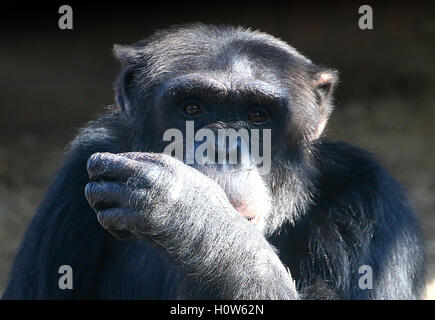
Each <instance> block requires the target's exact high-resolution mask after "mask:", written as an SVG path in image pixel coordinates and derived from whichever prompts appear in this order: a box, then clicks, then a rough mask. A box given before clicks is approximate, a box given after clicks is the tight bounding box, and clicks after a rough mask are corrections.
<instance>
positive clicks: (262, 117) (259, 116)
mask: <svg viewBox="0 0 435 320" xmlns="http://www.w3.org/2000/svg"><path fill="white" fill-rule="evenodd" d="M267 119H269V116H268V114H267V113H266V112H265V111H262V110H254V111H251V112H249V114H248V120H249V121H250V122H254V123H256V124H260V123H263V122H266V121H267Z"/></svg>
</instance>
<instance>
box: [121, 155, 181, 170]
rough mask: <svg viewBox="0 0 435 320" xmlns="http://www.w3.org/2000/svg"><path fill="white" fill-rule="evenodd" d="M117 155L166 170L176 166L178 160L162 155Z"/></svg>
mask: <svg viewBox="0 0 435 320" xmlns="http://www.w3.org/2000/svg"><path fill="white" fill-rule="evenodd" d="M118 155H119V156H123V157H126V158H129V159H131V160H135V161H139V162H148V163H154V164H156V165H159V166H165V167H167V168H173V167H174V166H175V165H176V164H177V162H179V160H177V159H175V158H173V157H171V156H168V155H166V154H163V153H151V152H126V153H119V154H118Z"/></svg>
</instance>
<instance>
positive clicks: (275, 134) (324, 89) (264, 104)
mask: <svg viewBox="0 0 435 320" xmlns="http://www.w3.org/2000/svg"><path fill="white" fill-rule="evenodd" d="M114 52H115V56H116V57H117V58H118V59H119V60H120V62H121V64H122V70H121V73H120V76H119V78H118V80H117V82H116V86H115V90H116V102H117V105H118V107H119V108H120V110H121V111H122V113H123V114H124V116H125V118H126V121H129V122H130V123H131V130H132V141H133V148H134V149H136V150H137V151H148V152H150V151H151V152H164V151H165V148H166V147H167V146H168V144H169V142H168V139H165V138H164V137H165V132H166V134H167V133H168V130H177V132H179V133H180V134H179V136H180V137H177V135H173V138H174V139H176V138H179V139H181V141H182V145H181V149H177V147H174V150H175V151H177V150H178V151H180V150H181V154H182V158H183V159H182V160H183V161H184V162H185V163H187V164H190V165H192V166H194V167H195V168H196V169H198V170H199V171H201V172H203V173H204V174H206V175H207V176H209V177H211V178H213V179H215V180H216V181H217V182H218V183H219V184H220V185H221V187H222V188H223V189H224V191H225V192H226V194H227V196H228V198H229V200H230V202H231V203H232V204H233V206H234V207H235V208H236V209H237V210H238V211H239V212H240V213H241V214H243V215H244V216H245V217H246V218H247V219H249V220H251V221H252V222H253V223H255V224H257V225H258V226H259V227H261V228H262V229H264V230H266V231H271V230H274V229H276V227H277V226H278V225H280V224H281V223H282V221H284V220H285V219H286V218H289V219H292V217H288V216H286V212H295V210H292V209H294V208H288V206H289V205H290V206H294V207H295V208H296V209H297V210H298V209H299V210H302V209H303V208H299V207H300V206H302V205H301V204H302V203H304V204H306V203H307V201H306V200H307V197H309V196H308V195H309V191H308V190H307V189H308V188H309V186H308V185H307V183H308V182H306V181H311V179H304V176H305V175H307V174H312V173H308V172H309V170H307V168H309V157H308V153H309V152H308V151H307V150H309V146H310V144H312V143H313V142H314V141H315V140H316V139H317V138H319V136H320V135H321V134H322V132H323V129H324V127H325V124H326V122H327V120H328V117H329V115H330V113H331V110H332V103H331V101H332V91H333V88H334V83H335V82H336V79H337V75H336V72H335V71H332V70H329V69H326V68H322V67H319V66H317V65H315V64H313V63H312V62H311V61H310V60H309V59H307V58H306V57H304V56H303V55H301V54H300V53H298V52H297V51H296V50H295V49H294V48H293V47H291V46H289V45H288V44H287V43H285V42H284V41H281V40H279V39H277V38H274V37H272V36H270V35H268V34H265V33H262V32H258V31H250V30H246V29H242V28H233V27H216V26H206V25H201V24H195V25H190V26H183V27H174V28H171V29H168V30H165V31H161V32H157V33H155V34H154V35H152V36H151V37H149V38H148V39H146V40H143V41H140V42H138V43H136V44H133V45H131V46H120V45H115V48H114ZM189 128H190V129H192V130H191V132H189ZM200 130H202V131H200ZM219 130H221V131H222V130H223V131H224V132H228V130H232V131H231V132H234V131H235V132H241V131H243V132H244V133H245V134H247V137H248V140H249V141H248V142H247V145H248V148H242V146H241V144H243V143H241V141H242V140H243V139H236V140H234V141H233V143H232V144H231V143H230V141H229V140H228V139H227V138H224V143H222V141H221V140H219V139H218V137H219ZM198 132H200V133H203V134H202V135H201V138H200V139H197V140H195V134H196V133H198ZM210 132H211V133H213V134H214V137H215V140H214V139H213V140H212V143H211V144H209V145H208V146H210V147H214V149H213V148H212V149H207V152H206V154H207V157H208V159H210V153H212V154H213V159H218V160H219V159H220V160H222V159H221V158H219V157H216V158H215V155H217V154H218V151H223V152H222V153H223V154H229V153H231V151H234V152H235V154H236V155H237V157H236V158H237V159H236V161H235V162H232V163H227V162H226V163H219V161H217V163H216V164H214V163H212V164H210V163H205V162H201V161H198V159H196V155H197V153H196V152H195V151H198V149H199V148H201V146H202V148H203V149H204V142H205V140H207V138H208V140H209V142H210V137H209V136H208V133H210ZM253 132H254V133H255V132H257V133H259V134H258V136H257V137H254V139H253V135H252V133H253ZM266 133H270V135H269V136H268V135H267V134H266ZM254 136H255V135H254ZM239 138H240V137H239ZM189 139H190V140H192V141H189ZM225 142H227V143H225ZM245 142H246V141H245ZM189 143H190V147H189ZM253 145H254V146H257V147H258V149H259V150H260V152H259V154H261V157H262V160H264V161H270V163H269V164H270V166H269V169H270V170H266V172H261V171H260V170H259V164H258V161H254V160H255V159H254V160H253V154H252V146H253ZM189 148H190V149H189ZM189 150H190V151H192V153H191V155H192V154H193V159H191V160H192V162H190V163H189V161H188V160H189V155H188V153H189ZM201 150H202V149H201ZM210 150H213V151H212V152H210ZM200 153H201V154H204V153H203V152H202V151H201V152H200ZM266 153H268V154H266ZM229 158H230V156H229V155H228V157H227V155H225V159H229ZM228 162H230V161H228ZM263 166H264V162H263ZM284 172H285V175H284ZM284 176H285V177H290V179H289V178H287V179H282V177H284ZM280 177H281V178H280ZM283 190H285V192H286V193H288V192H294V193H297V194H294V195H292V199H295V201H292V203H290V204H289V203H288V201H281V200H280V199H284V198H286V194H285V192H284V191H283ZM297 199H300V201H299V202H298V200H297ZM271 203H272V204H273V205H271ZM284 203H285V205H284ZM298 206H299V207H298ZM297 210H296V211H297Z"/></svg>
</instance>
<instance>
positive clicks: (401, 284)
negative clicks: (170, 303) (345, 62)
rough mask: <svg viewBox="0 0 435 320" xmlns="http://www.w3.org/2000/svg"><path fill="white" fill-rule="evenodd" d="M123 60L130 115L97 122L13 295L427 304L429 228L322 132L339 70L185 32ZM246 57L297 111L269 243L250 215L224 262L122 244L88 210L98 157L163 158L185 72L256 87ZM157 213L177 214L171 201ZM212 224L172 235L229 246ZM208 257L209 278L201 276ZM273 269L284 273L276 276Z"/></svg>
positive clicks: (273, 186) (60, 179)
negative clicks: (170, 98) (169, 112)
mask: <svg viewBox="0 0 435 320" xmlns="http://www.w3.org/2000/svg"><path fill="white" fill-rule="evenodd" d="M115 54H116V56H117V57H118V59H120V60H121V62H122V71H121V74H120V77H119V78H118V81H117V83H116V86H115V91H116V101H117V107H116V108H113V110H111V111H109V112H108V113H107V114H106V115H104V116H102V117H100V118H99V119H98V120H96V121H95V122H92V123H90V124H89V125H88V126H87V127H85V128H84V129H83V130H82V131H81V132H80V133H79V135H78V136H77V138H76V139H75V140H74V141H73V142H72V143H71V145H70V148H69V151H68V152H67V154H66V157H65V161H64V165H63V167H62V168H61V169H60V170H59V172H58V174H57V176H56V178H55V181H54V182H53V184H52V185H51V187H50V189H49V191H48V192H47V195H46V197H45V199H44V201H43V202H42V204H41V206H40V207H39V209H38V212H37V213H36V215H35V217H34V218H33V220H32V222H31V224H30V226H29V228H28V230H27V232H26V235H25V237H24V240H23V241H22V244H21V246H20V249H19V251H18V254H17V256H16V258H15V261H14V264H13V267H12V271H11V273H10V280H9V283H8V286H7V289H6V291H5V293H4V295H3V298H4V299H93V298H109V299H141V298H143V299H173V298H177V297H207V298H209V297H212V298H280V299H281V298H288V299H296V298H302V299H304V298H305V299H416V298H419V297H420V294H421V292H422V288H423V283H424V279H423V278H424V256H423V245H422V240H421V233H420V229H419V226H418V223H417V221H416V218H415V215H414V212H413V210H412V208H410V206H409V204H408V201H407V199H406V196H405V194H404V192H403V190H402V188H401V186H400V185H399V184H398V183H397V182H396V181H395V180H394V179H393V178H391V177H390V176H389V175H388V173H387V172H386V171H385V170H384V169H383V168H382V167H381V166H380V165H379V164H378V163H377V162H376V161H375V160H374V159H373V157H372V156H371V155H370V154H369V153H367V152H366V151H364V150H362V149H359V148H357V147H354V146H352V145H349V144H347V143H344V142H331V141H327V140H324V139H323V138H319V134H318V131H319V130H320V131H321V130H322V129H323V128H322V124H321V123H322V122H326V120H327V118H328V117H329V114H330V113H331V110H332V90H333V84H334V83H335V81H336V77H337V75H336V73H335V72H334V71H331V70H327V69H324V68H321V67H318V66H316V65H314V64H313V63H312V62H311V61H310V60H308V59H307V58H305V57H304V56H302V55H300V54H299V53H298V52H297V51H296V50H294V49H293V48H292V47H290V46H288V45H287V44H285V43H284V42H282V41H280V40H277V39H275V38H273V37H271V36H269V35H266V34H263V33H259V32H252V31H249V30H243V29H234V28H231V27H214V26H205V25H192V26H184V27H174V28H172V29H169V30H166V31H161V32H158V33H156V34H155V35H153V36H151V37H150V38H149V39H147V40H145V41H141V42H139V43H137V44H136V45H134V46H131V47H120V46H118V47H116V48H115ZM234 61H236V62H237V61H238V62H239V63H240V64H244V63H252V64H253V65H254V66H253V75H252V77H257V78H261V80H262V81H265V82H267V83H268V84H270V85H271V86H272V87H273V88H276V89H277V90H278V91H279V92H284V94H283V97H280V98H282V99H281V100H282V103H283V104H284V105H285V106H286V108H287V109H288V110H289V111H288V112H289V114H287V115H286V116H285V117H282V118H283V119H284V120H283V121H285V123H282V124H281V126H280V125H278V127H277V128H275V130H276V131H274V132H279V133H280V134H279V135H278V136H277V135H275V136H274V140H273V144H274V145H275V147H277V148H278V151H276V152H275V153H274V154H273V167H272V172H271V174H269V175H268V176H266V177H265V183H266V185H267V186H268V188H269V190H270V191H271V196H272V202H273V208H272V213H271V215H270V217H269V218H268V223H267V226H266V230H265V233H264V236H263V235H262V234H261V233H258V234H257V233H255V232H254V231H252V230H254V229H253V228H252V230H251V229H249V228H251V227H252V226H251V225H249V223H246V224H245V221H244V220H243V221H240V222H239V221H238V220H237V221H236V223H240V226H241V227H242V228H244V229H243V230H240V232H239V233H228V234H230V235H235V234H238V237H239V238H237V239H233V242H232V243H233V246H232V247H231V249H228V250H231V251H228V252H229V253H231V254H232V256H229V257H228V259H226V260H222V261H224V262H221V265H217V264H218V263H217V262H216V261H220V260H219V259H209V257H207V256H202V255H200V254H199V252H200V251H196V250H195V248H197V249H198V250H200V249H199V247H198V246H200V245H201V244H198V243H196V244H195V242H194V241H193V239H192V241H191V243H190V245H191V246H190V247H187V248H186V247H183V246H179V245H178V244H175V243H173V242H171V239H169V238H170V235H171V234H169V235H168V234H165V237H162V238H161V241H162V242H163V244H164V248H165V249H164V250H162V247H160V246H156V243H155V242H152V241H144V240H142V241H120V240H117V239H116V238H114V237H113V236H112V235H111V234H110V233H108V232H107V231H106V230H105V229H104V228H102V226H101V225H100V223H99V221H98V220H97V218H96V216H95V213H94V210H93V209H92V207H91V206H90V205H89V204H88V202H87V201H86V198H85V194H84V190H85V186H86V185H87V184H88V183H89V176H88V173H87V170H86V166H87V161H88V158H89V157H90V156H91V155H92V154H94V153H96V152H110V153H114V154H117V153H123V152H129V151H139V152H151V151H152V152H161V151H162V145H161V135H162V132H163V130H164V129H167V128H168V127H171V126H170V124H169V123H167V122H165V121H166V120H165V116H166V114H165V113H163V111H161V110H163V109H162V108H163V107H161V105H160V102H161V101H164V99H163V98H161V96H160V93H161V91H162V88H163V87H164V86H165V85H166V84H167V83H168V82H169V81H171V80H172V79H174V78H177V77H183V76H184V75H188V74H192V73H195V74H199V75H200V81H205V80H207V77H208V75H213V76H215V75H217V76H222V74H221V73H220V72H222V70H225V72H226V73H225V74H226V75H228V74H230V75H231V77H230V78H231V79H237V78H238V79H240V80H241V82H242V83H244V80H245V79H246V77H247V75H245V74H241V73H238V71H237V70H236V69H234V70H229V69H228V65H231V64H232V63H234ZM322 72H325V73H327V74H328V76H329V78H328V79H329V80H328V81H326V82H322V83H321V85H319V86H317V82H316V81H317V80H316V79H317V78H316V76H318V75H319V74H321V73H322ZM225 90H228V92H229V91H230V89H229V87H226V88H225V89H224V91H225ZM228 92H227V91H225V93H228ZM206 95H210V94H209V93H207V94H206ZM239 98H240V97H238V96H234V97H233V99H236V100H237V99H239ZM162 99H163V100H162ZM246 99H248V100H249V99H250V98H249V96H248V97H247V98H246ZM254 100H255V97H254ZM237 101H239V100H237ZM287 109H286V110H287ZM319 128H320V129H319ZM88 165H89V164H88ZM163 182H165V181H163ZM157 205H158V206H159V208H160V209H162V208H165V203H159V204H157ZM213 205H214V204H213V203H211V204H210V208H211V207H212V206H213ZM200 209H201V208H198V209H195V210H200ZM210 210H211V209H210ZM222 210H224V209H222ZM228 210H230V209H228ZM97 211H98V210H97ZM184 214H186V215H187V214H188V212H184ZM204 219H205V218H204ZM199 222H201V221H199ZM207 223H208V224H204V225H207V226H212V228H211V229H213V230H211V229H210V230H203V229H201V228H199V227H198V226H197V227H196V228H197V229H193V228H195V227H190V228H192V229H188V228H189V226H187V225H185V224H183V221H179V222H177V220H175V221H174V220H171V225H167V226H166V227H167V228H166V229H165V230H163V231H161V233H162V234H164V233H165V232H169V231H168V230H174V231H171V232H174V233H175V232H176V231H175V230H178V229H180V228H184V229H182V230H183V234H182V235H177V237H182V240H183V241H185V242H183V245H184V244H186V243H187V244H189V238H188V237H189V235H193V234H195V235H198V237H203V239H208V238H207V234H212V235H214V236H215V238H213V240H207V241H214V242H213V243H211V242H210V245H213V246H214V247H215V248H216V250H218V248H220V247H221V246H222V243H225V242H226V241H227V240H228V239H225V238H224V237H226V236H227V233H225V234H222V235H220V234H219V233H218V232H217V231H216V230H219V228H220V227H222V226H221V225H219V223H221V221H220V220H216V221H215V220H213V219H211V220H209V221H208V222H207ZM174 224H175V225H174ZM198 225H201V224H200V223H198ZM245 225H246V226H245ZM228 229H231V227H228ZM242 231H243V232H242ZM248 231H249V232H248ZM251 231H252V232H251ZM174 237H175V234H174ZM243 237H253V240H252V241H253V243H254V244H253V248H257V249H258V248H262V249H264V252H265V253H264V254H265V256H264V259H266V258H267V259H268V260H267V261H270V266H268V265H266V266H262V267H261V268H260V269H261V270H260V269H259V270H257V269H256V268H246V266H250V265H251V264H250V263H252V262H254V260H250V259H254V258H253V257H252V258H251V255H250V251H248V250H249V248H248V247H246V245H245V242H244V241H243V240H245V239H244V238H243ZM159 239H160V238H159ZM265 239H267V240H269V243H271V244H272V245H273V246H274V247H276V248H277V249H278V250H277V252H278V256H279V258H280V260H281V262H282V264H281V262H279V261H278V260H276V261H275V260H274V259H275V258H274V255H275V254H274V253H273V248H272V246H270V245H269V244H268V242H266V241H264V240H265ZM195 246H196V247H195ZM255 246H257V247H255ZM251 249H252V248H251ZM266 255H268V256H267V257H266ZM180 257H183V259H184V260H183V259H181V258H180ZM231 257H232V259H231ZM243 257H245V258H243ZM242 258H243V259H244V261H243V259H242ZM260 258H261V257H260ZM180 260H183V262H184V263H185V266H184V267H180ZM195 261H196V262H198V261H199V265H201V266H203V267H204V268H203V269H204V270H202V271H201V270H193V269H194V265H195ZM225 263H226V265H225ZM182 264H183V263H181V265H182ZM61 265H71V266H72V268H73V270H74V289H73V290H60V289H59V287H58V279H59V274H58V268H59V266H61ZM283 265H284V266H287V267H288V268H289V270H290V272H291V277H289V279H290V280H291V279H292V278H293V280H295V284H296V288H291V285H287V282H286V281H288V280H289V279H284V278H285V277H286V276H285V275H283V273H282V272H281V271H277V270H284V269H283V268H282V266H283ZM362 265H370V266H371V267H372V268H373V275H374V281H373V285H374V287H373V289H372V290H362V289H360V288H359V286H358V279H359V277H360V276H361V275H360V274H358V269H359V267H360V266H362ZM186 266H187V267H186ZM273 266H276V267H277V268H278V269H273V268H272V269H270V268H269V267H273ZM189 267H190V268H191V269H189ZM254 269H255V270H254ZM224 270H227V273H224ZM269 271H270V272H269ZM201 272H202V273H201ZM206 272H207V274H205V273H206ZM280 277H281V278H282V277H284V278H282V279H284V280H285V281H284V280H283V281H281V280H280ZM240 279H244V280H245V282H241V280H240ZM238 281H240V282H239V283H235V282H238ZM288 283H290V282H288ZM211 284H212V285H211ZM294 289H296V291H295V290H294Z"/></svg>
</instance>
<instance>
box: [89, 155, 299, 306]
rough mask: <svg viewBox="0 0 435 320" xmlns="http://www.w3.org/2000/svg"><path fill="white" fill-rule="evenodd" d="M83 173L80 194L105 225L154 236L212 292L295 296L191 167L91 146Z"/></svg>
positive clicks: (219, 194) (252, 234)
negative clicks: (86, 176)
mask: <svg viewBox="0 0 435 320" xmlns="http://www.w3.org/2000/svg"><path fill="white" fill-rule="evenodd" d="M88 172H89V176H90V178H91V180H93V181H94V182H91V183H89V184H88V185H87V186H86V190H85V194H86V197H87V199H88V201H89V203H90V204H91V206H92V207H93V208H94V209H95V210H96V212H97V216H98V220H99V221H100V223H101V224H102V225H103V226H104V227H105V228H106V229H107V230H109V231H110V232H112V233H113V234H114V235H116V236H118V237H121V238H123V237H126V236H129V237H133V238H136V239H150V240H152V241H154V242H155V243H156V244H158V245H159V246H161V247H163V248H164V249H165V250H166V251H167V252H168V253H169V255H170V256H171V257H172V258H173V259H174V260H175V261H176V262H178V263H179V264H180V265H181V266H182V267H183V269H184V271H185V272H186V274H187V275H189V276H191V277H192V278H193V279H195V280H196V281H197V282H198V283H199V285H200V286H201V288H203V289H205V290H206V291H209V292H210V290H207V287H209V288H213V289H212V291H213V292H218V296H217V297H216V298H225V299H297V298H298V294H297V292H296V289H295V286H294V283H293V281H292V279H291V276H290V275H289V273H288V272H287V270H286V269H285V267H284V266H283V264H282V263H281V261H280V260H279V258H278V257H277V255H276V253H275V252H274V250H273V248H272V247H271V245H270V244H269V243H268V242H267V241H266V239H265V238H264V237H263V235H262V234H261V233H260V232H259V231H257V229H255V227H254V226H252V225H251V224H250V223H249V222H248V221H247V220H246V219H244V218H243V217H242V216H241V215H240V214H239V213H238V212H237V211H236V210H235V209H234V208H233V207H232V206H231V204H230V203H229V201H228V199H227V197H226V195H225V193H224V191H223V190H222V189H221V188H220V187H219V186H218V185H217V184H216V183H215V182H214V181H213V180H211V179H210V178H208V177H206V176H205V175H203V174H201V173H200V172H198V171H196V170H195V169H193V168H190V167H189V166H187V165H185V164H183V163H182V162H180V161H178V160H176V159H174V158H171V157H169V156H166V155H163V154H149V153H129V154H121V155H115V154H110V153H99V154H95V155H93V156H91V157H90V159H89V161H88Z"/></svg>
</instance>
